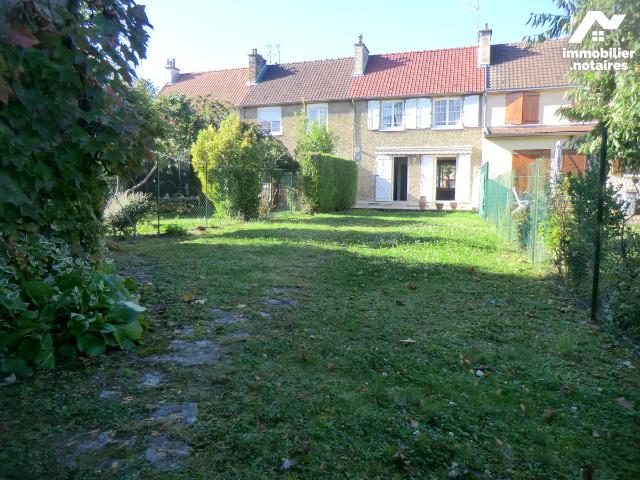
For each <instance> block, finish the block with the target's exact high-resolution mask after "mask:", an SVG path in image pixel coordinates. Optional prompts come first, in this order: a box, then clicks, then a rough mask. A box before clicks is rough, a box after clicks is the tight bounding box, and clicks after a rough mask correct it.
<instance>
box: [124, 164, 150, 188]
mask: <svg viewBox="0 0 640 480" xmlns="http://www.w3.org/2000/svg"><path fill="white" fill-rule="evenodd" d="M157 169H158V160H156V163H154V164H153V168H151V170H149V173H147V176H146V177H144V178H143V179H142V181H141V182H140V183H138V184H136V185H134V186H133V187H131V188H127V189H126V190H125V191H124V193H125V194H129V193H131V192H133V191H134V190H137V189H138V188H140V187H141V186H143V185H144V184H145V183H147V182H148V181H149V179H150V178H151V176H152V175H153V174H154V172H155V171H156V170H157Z"/></svg>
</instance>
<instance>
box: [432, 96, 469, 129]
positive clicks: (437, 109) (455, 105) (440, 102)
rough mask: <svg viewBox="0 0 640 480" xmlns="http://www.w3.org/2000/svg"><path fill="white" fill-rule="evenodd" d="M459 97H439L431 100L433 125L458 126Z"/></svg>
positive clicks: (460, 108)
mask: <svg viewBox="0 0 640 480" xmlns="http://www.w3.org/2000/svg"><path fill="white" fill-rule="evenodd" d="M461 114H462V99H461V98H440V99H436V100H434V101H433V125H434V127H448V126H455V127H457V126H460V125H461V123H460V117H461Z"/></svg>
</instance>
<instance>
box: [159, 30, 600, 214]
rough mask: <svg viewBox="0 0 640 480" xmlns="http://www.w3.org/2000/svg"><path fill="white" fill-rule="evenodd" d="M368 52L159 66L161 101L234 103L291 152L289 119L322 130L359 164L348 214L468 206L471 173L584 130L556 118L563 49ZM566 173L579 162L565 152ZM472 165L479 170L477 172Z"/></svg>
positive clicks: (542, 150) (556, 44)
mask: <svg viewBox="0 0 640 480" xmlns="http://www.w3.org/2000/svg"><path fill="white" fill-rule="evenodd" d="M491 35H492V32H491V30H490V29H489V28H488V27H487V26H485V28H484V29H483V30H481V31H480V32H479V35H478V38H479V41H478V45H475V46H470V47H461V48H448V49H440V50H425V51H414V52H403V53H392V54H370V52H369V50H368V48H367V46H366V45H365V44H364V42H363V39H362V36H360V37H359V38H358V41H357V42H356V43H355V45H354V54H353V56H352V57H345V58H338V59H328V60H316V61H308V62H295V63H285V64H274V65H269V64H267V62H266V61H265V60H264V58H263V57H262V56H261V55H260V54H259V53H258V52H257V51H256V50H255V49H254V50H253V51H252V52H251V53H250V54H249V58H248V65H247V67H246V68H238V69H231V70H218V71H211V72H202V73H190V74H181V73H180V72H179V71H178V69H177V68H176V67H175V61H170V62H168V64H167V67H166V69H167V84H166V85H165V86H164V87H163V89H162V91H161V94H166V93H169V92H174V91H177V92H182V93H184V94H186V95H189V96H198V95H202V96H206V95H209V96H210V98H212V99H214V100H219V101H223V102H227V103H229V104H231V105H233V106H234V107H235V108H236V109H237V110H238V111H239V112H240V115H241V118H243V119H245V120H254V121H257V122H260V123H261V124H263V125H266V126H267V127H268V128H269V130H270V132H271V134H272V135H274V136H277V137H278V138H280V139H281V140H282V142H283V143H284V144H285V145H286V146H287V147H288V148H289V149H290V150H293V147H294V146H295V136H296V126H297V122H298V114H299V112H300V111H301V109H302V108H306V113H307V116H308V118H309V119H310V120H311V121H315V122H318V123H321V124H324V125H326V126H327V127H328V128H329V129H330V130H331V131H332V132H333V133H334V134H335V136H336V154H337V155H339V156H341V157H343V158H351V159H354V160H355V161H356V163H357V165H358V172H359V173H358V195H357V202H356V206H357V207H375V208H418V202H419V200H420V197H424V199H425V200H426V202H427V207H428V208H434V207H435V206H436V203H441V204H444V206H445V208H455V207H457V208H459V209H472V208H477V202H478V197H479V184H480V180H479V178H480V171H481V167H482V168H483V171H485V172H486V173H488V174H489V175H491V176H496V175H500V174H501V173H505V172H508V171H510V170H512V169H526V166H527V163H528V162H530V161H532V159H535V158H538V157H540V156H543V157H545V158H550V156H551V152H552V150H553V149H554V148H555V146H556V144H557V142H559V141H560V142H565V141H566V140H569V139H571V138H572V137H575V136H576V135H581V134H584V133H585V132H587V131H589V130H590V129H591V128H593V125H589V124H572V123H570V122H567V121H566V120H563V119H561V118H560V117H559V116H558V115H557V109H558V108H559V107H561V106H564V105H569V104H570V102H569V100H568V99H567V92H568V90H569V88H570V85H569V81H568V79H567V73H568V71H569V67H570V65H569V64H568V63H567V60H566V59H563V58H562V55H561V48H562V42H563V41H549V42H544V43H541V44H536V45H533V46H527V45H524V44H504V45H491ZM566 158H567V162H566V163H565V164H566V165H569V164H571V165H575V168H584V164H585V159H584V158H583V157H580V156H577V155H575V152H571V151H566ZM483 164H487V166H484V167H483Z"/></svg>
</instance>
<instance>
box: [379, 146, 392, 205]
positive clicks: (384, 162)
mask: <svg viewBox="0 0 640 480" xmlns="http://www.w3.org/2000/svg"><path fill="white" fill-rule="evenodd" d="M376 164H377V165H376V177H375V179H376V183H375V199H376V201H378V202H390V201H391V199H392V194H393V192H392V188H391V182H392V179H393V159H392V158H391V157H387V156H386V155H380V156H378V158H377V159H376Z"/></svg>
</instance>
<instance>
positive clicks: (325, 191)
mask: <svg viewBox="0 0 640 480" xmlns="http://www.w3.org/2000/svg"><path fill="white" fill-rule="evenodd" d="M300 165H301V167H302V175H301V178H300V188H301V189H302V194H303V204H304V206H305V208H306V209H307V210H308V211H309V212H312V213H313V212H333V211H339V210H346V209H348V208H351V207H352V206H353V203H354V202H355V199H356V193H357V188H358V168H357V166H356V163H355V162H354V161H353V160H345V159H343V158H339V157H336V156H334V155H328V154H324V153H306V154H303V155H302V156H301V157H300Z"/></svg>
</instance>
